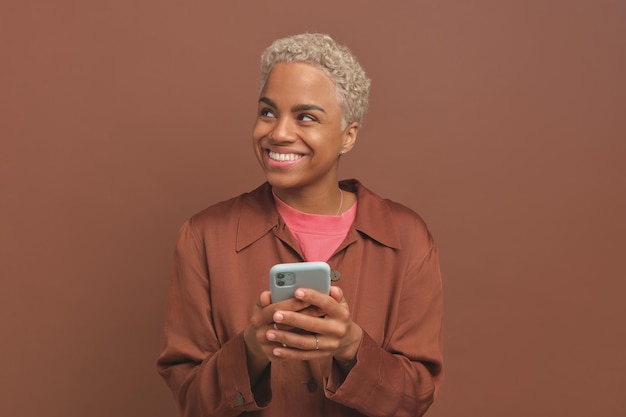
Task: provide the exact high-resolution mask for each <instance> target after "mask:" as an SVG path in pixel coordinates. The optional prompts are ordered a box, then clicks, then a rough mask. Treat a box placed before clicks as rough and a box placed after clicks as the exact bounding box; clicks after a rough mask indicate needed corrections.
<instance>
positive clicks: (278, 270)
mask: <svg viewBox="0 0 626 417" xmlns="http://www.w3.org/2000/svg"><path fill="white" fill-rule="evenodd" d="M297 288H311V289H314V290H316V291H319V292H321V293H324V294H328V293H329V292H330V266H329V265H328V264H327V263H326V262H295V263H286V264H276V265H274V266H273V267H271V268H270V291H271V293H272V303H275V302H278V301H282V300H286V299H288V298H291V297H293V293H294V291H295V290H296V289H297Z"/></svg>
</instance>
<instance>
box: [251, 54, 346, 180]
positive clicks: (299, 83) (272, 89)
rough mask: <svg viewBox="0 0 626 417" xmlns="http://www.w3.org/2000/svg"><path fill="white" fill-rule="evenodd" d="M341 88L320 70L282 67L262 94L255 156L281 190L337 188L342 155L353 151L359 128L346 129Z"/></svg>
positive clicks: (275, 70) (305, 66)
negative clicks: (338, 94)
mask: <svg viewBox="0 0 626 417" xmlns="http://www.w3.org/2000/svg"><path fill="white" fill-rule="evenodd" d="M342 121H343V112H342V109H341V107H340V105H339V101H338V96H337V89H336V88H335V85H334V84H333V82H332V81H331V80H330V78H328V77H327V76H326V74H324V72H322V71H321V70H319V69H317V68H315V67H313V66H312V65H309V64H305V63H301V62H298V63H279V64H276V65H275V66H274V68H273V69H272V70H271V72H270V74H269V76H268V78H267V81H266V83H265V86H264V87H263V90H262V91H261V94H260V97H259V104H258V115H257V120H256V124H255V125H254V131H253V145H254V151H255V153H256V157H257V159H258V160H259V163H260V164H261V167H262V168H263V170H264V171H265V175H266V178H267V181H268V182H269V183H270V184H271V185H272V186H273V187H274V188H275V189H279V190H285V191H287V190H298V191H302V190H304V189H307V188H319V187H322V188H323V187H329V188H328V189H329V190H330V189H332V190H336V189H337V169H338V166H339V155H340V154H341V152H342V151H345V152H348V151H349V150H350V149H352V147H353V146H354V141H355V140H356V134H357V131H358V124H357V123H356V122H355V123H352V124H350V125H348V126H347V127H345V128H343V126H342Z"/></svg>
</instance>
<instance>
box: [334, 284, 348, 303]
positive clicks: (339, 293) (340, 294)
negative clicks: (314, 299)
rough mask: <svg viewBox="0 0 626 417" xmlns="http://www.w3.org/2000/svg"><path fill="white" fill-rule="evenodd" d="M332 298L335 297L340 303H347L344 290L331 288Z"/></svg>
mask: <svg viewBox="0 0 626 417" xmlns="http://www.w3.org/2000/svg"><path fill="white" fill-rule="evenodd" d="M330 296H331V297H333V299H334V300H335V301H337V302H338V303H342V302H345V298H343V290H342V289H341V288H339V287H336V286H332V287H330Z"/></svg>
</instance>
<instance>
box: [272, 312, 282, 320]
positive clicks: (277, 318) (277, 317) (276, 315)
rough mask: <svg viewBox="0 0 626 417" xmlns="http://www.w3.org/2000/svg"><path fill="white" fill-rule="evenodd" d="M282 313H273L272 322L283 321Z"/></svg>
mask: <svg viewBox="0 0 626 417" xmlns="http://www.w3.org/2000/svg"><path fill="white" fill-rule="evenodd" d="M283 318H284V317H283V315H282V313H274V321H283Z"/></svg>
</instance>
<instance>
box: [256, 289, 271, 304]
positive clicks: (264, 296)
mask: <svg viewBox="0 0 626 417" xmlns="http://www.w3.org/2000/svg"><path fill="white" fill-rule="evenodd" d="M271 303H272V296H271V293H270V292H269V291H263V292H262V293H261V296H260V297H259V304H257V305H259V307H261V308H263V307H267V306H268V305H270V304H271Z"/></svg>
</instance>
